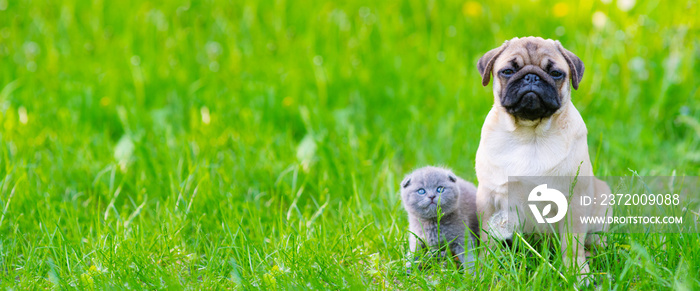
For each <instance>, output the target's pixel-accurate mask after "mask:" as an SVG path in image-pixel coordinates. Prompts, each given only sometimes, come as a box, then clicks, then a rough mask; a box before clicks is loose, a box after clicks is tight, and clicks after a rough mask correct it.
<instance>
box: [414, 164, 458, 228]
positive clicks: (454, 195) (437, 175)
mask: <svg viewBox="0 0 700 291" xmlns="http://www.w3.org/2000/svg"><path fill="white" fill-rule="evenodd" d="M458 198H459V189H458V188H457V178H456V176H455V175H454V174H452V172H450V171H448V170H445V169H441V168H435V167H425V168H420V169H418V170H416V171H414V172H413V173H411V174H409V175H408V176H406V178H405V179H404V181H403V182H401V199H402V200H403V205H404V207H405V208H406V211H408V212H409V213H411V214H414V215H417V216H419V217H421V218H436V217H437V216H438V208H440V212H441V213H442V214H449V213H452V212H454V211H455V210H456V209H457V199H458ZM438 206H439V207H438Z"/></svg>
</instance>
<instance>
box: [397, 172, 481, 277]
mask: <svg viewBox="0 0 700 291" xmlns="http://www.w3.org/2000/svg"><path fill="white" fill-rule="evenodd" d="M401 200H402V201H403V206H404V208H405V209H406V212H408V223H409V230H410V231H411V232H412V234H410V235H409V238H408V244H409V249H410V251H411V253H412V254H413V255H414V260H416V261H417V260H418V258H419V254H418V253H417V251H424V250H425V249H427V248H433V249H438V250H440V249H444V248H445V247H449V250H450V252H451V253H452V255H453V256H457V258H458V259H459V263H460V264H461V267H463V268H464V267H466V268H468V269H469V271H470V272H472V270H471V268H472V267H473V265H474V255H473V252H472V251H471V250H472V249H473V248H474V247H475V246H476V242H477V240H476V238H477V237H479V222H478V220H477V217H476V187H474V184H472V183H469V182H467V181H464V180H463V179H461V178H459V177H457V176H456V175H455V174H454V173H452V172H451V171H450V170H447V169H443V168H438V167H424V168H420V169H418V170H415V171H413V172H412V173H410V174H408V175H407V176H406V178H404V180H403V181H402V182H401ZM438 209H439V210H440V216H438ZM465 237H466V238H467V239H466V251H465ZM465 255H466V259H465ZM407 266H408V267H409V268H410V263H408V264H407ZM409 272H410V270H409Z"/></svg>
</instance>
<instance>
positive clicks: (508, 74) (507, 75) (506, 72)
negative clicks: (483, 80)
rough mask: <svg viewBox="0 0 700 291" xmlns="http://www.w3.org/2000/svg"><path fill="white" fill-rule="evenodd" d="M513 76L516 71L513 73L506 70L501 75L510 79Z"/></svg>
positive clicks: (510, 70)
mask: <svg viewBox="0 0 700 291" xmlns="http://www.w3.org/2000/svg"><path fill="white" fill-rule="evenodd" d="M513 74H515V71H513V69H505V70H502V71H501V75H503V76H504V77H510V76H513Z"/></svg>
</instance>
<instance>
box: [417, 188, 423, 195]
mask: <svg viewBox="0 0 700 291" xmlns="http://www.w3.org/2000/svg"><path fill="white" fill-rule="evenodd" d="M416 192H417V193H418V194H420V195H424V194H425V189H423V188H420V189H418V191H416Z"/></svg>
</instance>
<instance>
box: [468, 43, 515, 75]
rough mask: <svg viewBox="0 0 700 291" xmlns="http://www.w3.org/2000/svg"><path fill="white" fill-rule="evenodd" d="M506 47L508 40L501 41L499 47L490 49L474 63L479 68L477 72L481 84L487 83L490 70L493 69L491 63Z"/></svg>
mask: <svg viewBox="0 0 700 291" xmlns="http://www.w3.org/2000/svg"><path fill="white" fill-rule="evenodd" d="M507 47H508V41H507V40H506V42H504V43H503V45H501V46H500V47H497V48H495V49H492V50H490V51H488V52H487V53H486V54H484V55H483V56H482V57H481V58H480V59H479V61H478V62H477V63H476V68H477V69H479V74H481V85H484V86H486V85H488V84H489V81H490V80H491V70H493V64H494V63H495V62H496V59H497V58H498V56H500V55H501V53H502V52H503V51H504V50H505V49H506V48H507Z"/></svg>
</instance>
